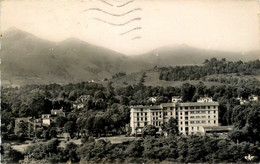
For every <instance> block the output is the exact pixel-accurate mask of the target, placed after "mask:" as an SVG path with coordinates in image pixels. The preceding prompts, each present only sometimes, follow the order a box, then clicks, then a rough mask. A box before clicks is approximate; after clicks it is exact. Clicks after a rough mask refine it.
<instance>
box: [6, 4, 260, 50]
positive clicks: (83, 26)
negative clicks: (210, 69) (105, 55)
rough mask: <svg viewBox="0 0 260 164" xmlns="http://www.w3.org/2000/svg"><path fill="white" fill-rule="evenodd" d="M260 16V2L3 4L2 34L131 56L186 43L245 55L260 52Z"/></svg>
mask: <svg viewBox="0 0 260 164" xmlns="http://www.w3.org/2000/svg"><path fill="white" fill-rule="evenodd" d="M258 12H259V4H258V1H257V0H247V1H246V0H185V1H183V0H4V1H2V2H1V30H2V31H6V30H7V29H8V28H10V27H16V28H18V29H21V30H24V31H26V32H29V33H32V34H34V35H36V36H37V37H40V38H43V39H47V40H51V41H56V42H59V41H62V40H65V39H67V38H70V37H75V38H78V39H80V40H83V41H86V42H89V43H91V44H94V45H98V46H102V47H105V48H108V49H112V50H114V51H117V52H120V53H123V54H126V55H137V54H142V53H145V52H149V51H151V50H153V49H156V48H158V47H163V46H176V45H182V44H185V45H189V46H192V47H197V48H203V49H212V50H224V51H241V52H243V51H251V50H257V49H259V43H260V41H259V36H260V32H259V27H260V25H259V17H258ZM3 37H4V36H3Z"/></svg>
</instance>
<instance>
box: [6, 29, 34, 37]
mask: <svg viewBox="0 0 260 164" xmlns="http://www.w3.org/2000/svg"><path fill="white" fill-rule="evenodd" d="M27 36H33V35H32V34H30V33H28V32H25V31H22V30H20V29H18V28H16V27H10V28H8V29H7V30H6V31H4V32H3V37H4V38H13V39H15V40H17V39H21V38H24V37H27Z"/></svg>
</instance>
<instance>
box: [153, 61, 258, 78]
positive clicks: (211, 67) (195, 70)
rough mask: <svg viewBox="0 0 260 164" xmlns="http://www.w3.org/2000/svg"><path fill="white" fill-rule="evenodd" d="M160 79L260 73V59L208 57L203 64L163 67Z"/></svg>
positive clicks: (160, 70)
mask: <svg viewBox="0 0 260 164" xmlns="http://www.w3.org/2000/svg"><path fill="white" fill-rule="evenodd" d="M157 69H158V70H159V73H160V74H159V79H160V80H166V81H179V80H180V81H184V80H200V79H201V78H204V77H206V76H208V75H214V74H231V73H233V74H235V75H237V76H240V75H241V76H244V75H259V69H260V61H259V60H255V61H249V62H242V61H237V62H233V61H226V59H225V58H223V59H221V60H217V59H216V58H212V59H210V60H208V59H206V60H205V61H204V63H203V65H202V66H197V65H196V66H176V67H161V68H157Z"/></svg>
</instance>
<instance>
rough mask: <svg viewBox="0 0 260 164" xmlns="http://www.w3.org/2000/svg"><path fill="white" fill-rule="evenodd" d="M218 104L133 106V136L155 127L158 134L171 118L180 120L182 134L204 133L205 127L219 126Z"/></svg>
mask: <svg viewBox="0 0 260 164" xmlns="http://www.w3.org/2000/svg"><path fill="white" fill-rule="evenodd" d="M218 106H219V103H218V102H214V101H207V102H201V101H200V102H177V103H162V104H160V105H158V106H142V105H141V106H132V107H131V112H130V127H131V134H132V135H134V134H141V133H142V128H143V127H145V126H147V125H154V126H155V127H156V128H157V130H158V133H160V132H161V130H162V129H161V126H162V124H163V123H165V122H168V121H169V119H170V118H175V119H177V120H178V128H179V132H180V133H182V134H186V135H189V134H194V133H203V131H204V127H214V126H218Z"/></svg>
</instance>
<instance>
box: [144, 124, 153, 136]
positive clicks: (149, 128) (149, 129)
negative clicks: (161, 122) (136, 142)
mask: <svg viewBox="0 0 260 164" xmlns="http://www.w3.org/2000/svg"><path fill="white" fill-rule="evenodd" d="M142 133H143V135H144V137H146V136H155V135H156V127H155V126H153V125H147V126H146V127H144V128H143V129H142Z"/></svg>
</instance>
